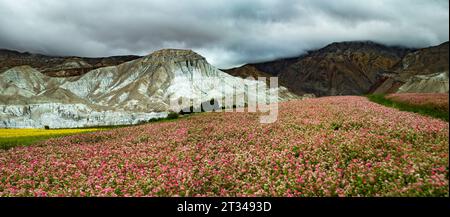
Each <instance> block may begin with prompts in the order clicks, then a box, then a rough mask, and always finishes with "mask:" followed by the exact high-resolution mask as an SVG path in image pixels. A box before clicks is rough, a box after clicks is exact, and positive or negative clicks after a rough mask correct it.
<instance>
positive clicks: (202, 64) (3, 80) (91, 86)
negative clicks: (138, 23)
mask: <svg viewBox="0 0 450 217" xmlns="http://www.w3.org/2000/svg"><path fill="white" fill-rule="evenodd" d="M235 87H237V89H236V88H235ZM255 88H259V90H263V91H261V92H258V93H256V95H255V94H253V93H248V94H247V92H246V90H248V89H255ZM270 93H279V95H277V94H270ZM245 94H247V95H246V96H247V97H248V98H255V97H256V98H258V99H266V101H270V102H276V101H280V100H286V99H290V98H296V96H295V95H294V94H291V93H290V92H289V91H287V89H286V88H284V87H279V88H268V87H266V84H265V82H260V81H252V80H247V79H241V78H237V77H233V76H231V75H228V74H226V73H224V72H222V71H220V70H218V69H216V68H215V67H213V66H211V65H210V64H208V62H207V61H206V60H205V58H203V57H202V56H200V55H198V54H196V53H194V52H192V51H189V50H175V49H168V50H160V51H156V52H154V53H152V54H150V55H148V56H145V57H143V58H140V59H136V60H133V61H130V62H126V63H123V64H121V65H118V66H110V67H104V68H98V69H95V70H92V71H90V72H88V73H86V74H84V75H82V76H77V77H68V78H55V77H48V76H46V75H44V74H42V73H41V72H39V71H37V70H35V69H33V68H31V67H28V66H20V67H15V68H12V69H9V70H7V71H5V72H3V73H2V74H0V127H1V128H42V127H44V126H49V127H50V128H70V127H87V126H102V125H125V124H136V123H138V122H140V121H146V120H149V119H152V118H160V117H165V116H167V114H168V112H169V111H170V110H171V109H173V108H171V107H170V103H171V102H173V101H174V100H180V99H187V100H190V101H191V103H190V104H189V106H190V105H192V106H196V105H200V104H201V103H202V102H205V101H209V100H210V99H213V98H214V99H217V100H222V99H224V98H226V97H230V96H231V97H233V96H243V95H245ZM267 96H268V97H267ZM259 102H261V101H259Z"/></svg>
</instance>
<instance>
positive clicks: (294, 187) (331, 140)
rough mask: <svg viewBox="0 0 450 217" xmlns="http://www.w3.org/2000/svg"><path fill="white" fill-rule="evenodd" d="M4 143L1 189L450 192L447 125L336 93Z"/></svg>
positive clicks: (48, 192)
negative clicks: (265, 114)
mask: <svg viewBox="0 0 450 217" xmlns="http://www.w3.org/2000/svg"><path fill="white" fill-rule="evenodd" d="M259 116H260V114H258V113H236V112H235V113H203V114H201V115H194V116H191V117H187V118H183V119H179V120H176V121H171V122H157V123H150V124H145V125H140V126H132V127H125V128H118V129H112V130H108V131H98V132H93V133H85V134H78V135H72V136H67V137H64V138H54V139H50V140H47V141H45V142H43V143H41V144H40V145H39V146H34V145H33V146H28V147H17V148H14V149H9V150H0V177H1V179H0V196H300V197H303V196H447V197H448V196H449V190H448V189H449V180H448V177H449V175H448V174H449V173H448V172H449V168H448V164H449V162H448V159H449V156H448V153H449V146H448V142H449V138H448V137H449V125H448V122H445V121H442V120H440V119H435V118H432V117H428V116H423V115H420V114H416V113H411V112H404V111H399V110H398V109H395V108H389V107H385V106H383V105H380V104H377V103H374V102H370V101H369V100H368V99H367V98H365V97H359V96H343V97H322V98H316V99H308V100H299V101H290V102H285V103H281V104H280V113H279V116H278V121H277V122H275V123H273V124H260V123H259Z"/></svg>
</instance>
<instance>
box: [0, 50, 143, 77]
mask: <svg viewBox="0 0 450 217" xmlns="http://www.w3.org/2000/svg"><path fill="white" fill-rule="evenodd" d="M137 58H140V57H139V56H131V55H130V56H113V57H101V58H86V57H57V56H46V55H41V54H31V53H27V52H25V53H21V52H17V51H12V50H6V49H0V73H1V72H3V71H6V70H8V69H10V68H13V67H16V66H23V65H28V66H31V67H33V68H35V69H37V70H39V71H41V72H43V73H44V74H46V75H48V76H52V77H69V76H78V75H83V74H85V73H87V72H89V71H91V70H93V69H97V68H100V67H107V66H115V65H119V64H121V63H124V62H128V61H131V60H134V59H137Z"/></svg>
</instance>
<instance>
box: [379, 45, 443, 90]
mask: <svg viewBox="0 0 450 217" xmlns="http://www.w3.org/2000/svg"><path fill="white" fill-rule="evenodd" d="M448 47H449V42H445V43H443V44H440V45H438V46H434V47H429V48H423V49H419V50H416V51H413V52H410V53H408V54H407V55H406V56H405V57H404V58H403V59H402V60H401V61H399V62H398V63H397V64H396V65H395V66H394V67H393V68H392V69H391V70H390V72H389V73H385V74H383V76H382V80H381V82H380V84H379V85H378V86H376V88H374V91H373V92H374V93H394V92H397V91H400V92H405V91H409V92H436V91H438V90H439V92H441V91H442V90H445V89H446V90H447V92H448V71H449V62H448V61H449V56H448V55H449V53H448V52H449V50H448ZM431 74H434V75H431ZM446 74H447V76H446ZM438 75H440V76H438ZM436 76H437V77H436ZM433 77H434V78H433ZM436 79H437V80H436ZM425 83H427V84H428V85H431V84H432V83H433V84H434V85H437V86H435V87H433V88H430V87H425V86H427V85H425ZM403 85H406V86H403ZM424 85H425V86H424Z"/></svg>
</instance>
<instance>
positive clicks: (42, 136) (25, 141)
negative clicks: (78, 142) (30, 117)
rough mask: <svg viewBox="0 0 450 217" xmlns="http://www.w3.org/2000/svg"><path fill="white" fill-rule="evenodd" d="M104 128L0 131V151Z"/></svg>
mask: <svg viewBox="0 0 450 217" xmlns="http://www.w3.org/2000/svg"><path fill="white" fill-rule="evenodd" d="M102 129H105V128H86V129H49V130H46V129H0V150H1V149H9V148H12V147H16V146H28V145H32V144H35V143H38V142H41V141H44V140H47V139H50V138H53V137H61V136H68V135H73V134H79V133H88V132H93V131H98V130H102Z"/></svg>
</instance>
